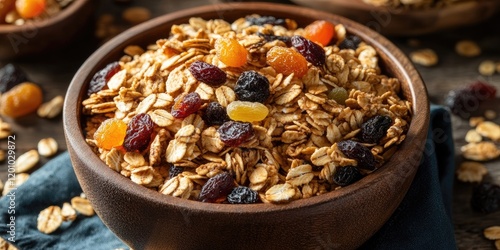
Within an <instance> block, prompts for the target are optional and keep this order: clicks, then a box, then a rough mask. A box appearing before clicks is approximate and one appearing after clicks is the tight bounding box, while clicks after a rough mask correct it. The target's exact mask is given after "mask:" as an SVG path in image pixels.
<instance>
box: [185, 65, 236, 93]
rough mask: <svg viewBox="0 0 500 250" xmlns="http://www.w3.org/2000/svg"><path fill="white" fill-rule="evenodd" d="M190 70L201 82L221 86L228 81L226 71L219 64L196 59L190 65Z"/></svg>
mask: <svg viewBox="0 0 500 250" xmlns="http://www.w3.org/2000/svg"><path fill="white" fill-rule="evenodd" d="M189 72H191V74H192V75H193V76H194V78H196V80H198V81H200V82H204V83H206V84H208V85H210V86H212V87H219V86H221V85H222V84H224V83H225V82H226V79H227V76H226V72H224V71H222V69H219V68H218V67H217V66H215V65H212V64H209V63H206V62H203V61H196V62H194V63H192V64H191V65H190V66H189Z"/></svg>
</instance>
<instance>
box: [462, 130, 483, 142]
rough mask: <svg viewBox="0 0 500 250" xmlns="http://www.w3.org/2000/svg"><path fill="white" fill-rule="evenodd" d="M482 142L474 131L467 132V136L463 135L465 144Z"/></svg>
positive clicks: (480, 137) (481, 138)
mask: <svg viewBox="0 0 500 250" xmlns="http://www.w3.org/2000/svg"><path fill="white" fill-rule="evenodd" d="M482 140H483V137H482V136H481V135H480V134H479V133H478V132H477V131H476V130H475V129H471V130H469V131H467V134H465V141H466V142H469V143H471V142H480V141H482Z"/></svg>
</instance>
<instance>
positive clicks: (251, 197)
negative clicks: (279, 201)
mask: <svg viewBox="0 0 500 250" xmlns="http://www.w3.org/2000/svg"><path fill="white" fill-rule="evenodd" d="M227 201H228V202H229V203H231V204H251V203H256V202H257V201H259V196H258V194H257V192H256V191H254V190H252V189H250V188H249V187H246V186H238V187H235V188H234V189H233V190H232V191H231V193H229V195H228V196H227Z"/></svg>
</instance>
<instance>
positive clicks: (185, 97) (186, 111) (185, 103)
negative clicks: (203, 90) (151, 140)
mask: <svg viewBox="0 0 500 250" xmlns="http://www.w3.org/2000/svg"><path fill="white" fill-rule="evenodd" d="M201 104H202V100H201V97H200V95H199V94H198V93H196V92H191V93H183V94H181V95H180V96H178V97H177V98H176V99H175V103H174V105H173V106H172V111H171V112H170V113H171V114H172V116H173V117H175V118H185V117H187V116H188V115H190V114H193V113H195V112H196V111H198V110H199V109H200V107H201Z"/></svg>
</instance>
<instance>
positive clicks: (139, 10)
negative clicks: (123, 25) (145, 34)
mask: <svg viewBox="0 0 500 250" xmlns="http://www.w3.org/2000/svg"><path fill="white" fill-rule="evenodd" d="M122 18H123V20H125V21H127V22H128V23H130V24H132V25H136V24H139V23H142V22H145V21H147V20H149V19H151V11H149V9H147V8H144V7H129V8H127V9H125V10H124V11H123V13H122Z"/></svg>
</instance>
